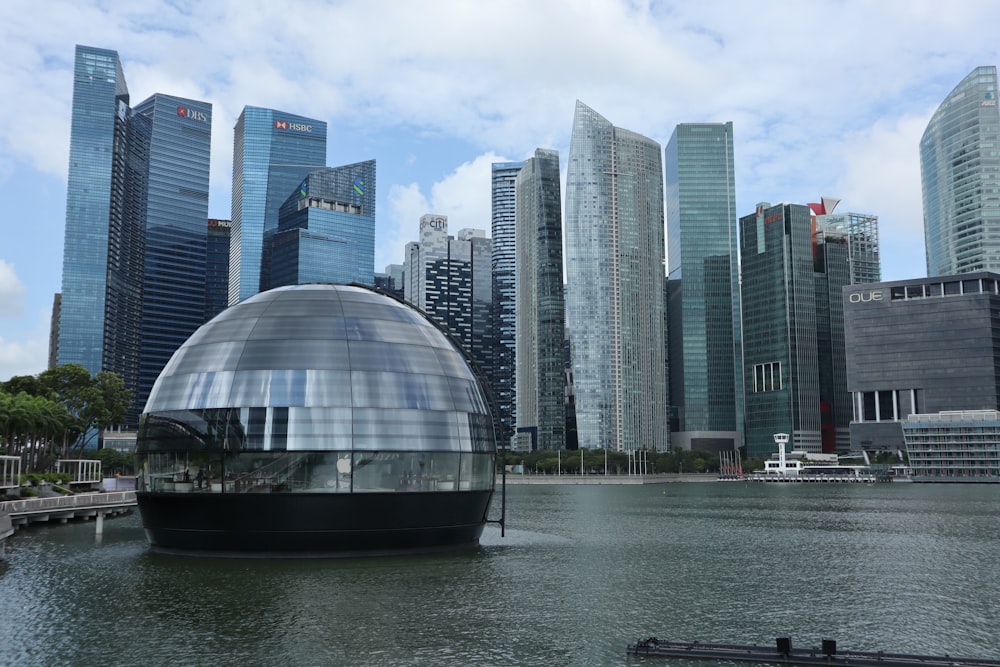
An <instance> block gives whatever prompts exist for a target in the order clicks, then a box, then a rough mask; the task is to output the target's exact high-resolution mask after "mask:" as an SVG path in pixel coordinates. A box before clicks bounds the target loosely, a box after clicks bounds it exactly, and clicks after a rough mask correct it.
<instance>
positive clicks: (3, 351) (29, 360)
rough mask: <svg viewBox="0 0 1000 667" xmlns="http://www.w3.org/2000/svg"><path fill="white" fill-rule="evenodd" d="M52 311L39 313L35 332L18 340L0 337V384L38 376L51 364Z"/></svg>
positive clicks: (28, 333) (30, 332) (27, 333)
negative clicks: (17, 377)
mask: <svg viewBox="0 0 1000 667" xmlns="http://www.w3.org/2000/svg"><path fill="white" fill-rule="evenodd" d="M50 321H51V311H48V310H41V311H39V312H38V313H37V316H36V319H35V324H34V330H33V331H29V332H26V333H25V334H23V335H21V336H18V337H17V338H12V337H7V336H0V382H3V381H6V380H9V379H10V378H12V377H14V376H15V375H38V374H39V373H41V372H42V371H44V370H45V369H46V368H47V367H48V363H49V324H50Z"/></svg>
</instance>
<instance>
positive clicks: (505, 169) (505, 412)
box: [490, 162, 524, 443]
mask: <svg viewBox="0 0 1000 667" xmlns="http://www.w3.org/2000/svg"><path fill="white" fill-rule="evenodd" d="M523 166H524V162H494V163H493V231H492V235H491V236H492V239H493V258H492V262H493V331H494V333H495V336H496V346H495V348H494V353H493V355H494V356H493V371H492V373H491V374H490V375H491V380H490V385H491V389H492V390H493V394H494V396H495V397H496V402H497V408H498V410H499V412H500V414H499V417H498V420H499V422H500V425H501V433H500V434H499V435H500V438H501V441H502V442H504V443H506V442H508V441H509V440H510V436H511V435H512V434H513V433H514V421H515V412H516V403H517V398H516V392H517V381H516V379H515V366H516V356H517V353H516V345H517V344H516V342H515V337H516V322H517V313H516V295H515V290H516V289H517V262H516V256H515V250H514V246H515V237H516V228H515V224H514V223H515V217H516V211H515V203H514V202H515V183H516V179H517V174H518V172H519V171H520V170H521V168H522V167H523Z"/></svg>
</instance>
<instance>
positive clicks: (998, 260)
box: [920, 66, 1000, 276]
mask: <svg viewBox="0 0 1000 667" xmlns="http://www.w3.org/2000/svg"><path fill="white" fill-rule="evenodd" d="M997 146H1000V110H998V108H997V70H996V67H992V66H991V67H977V68H976V69H974V70H973V71H972V73H970V74H969V75H968V76H967V77H965V79H963V80H962V82H961V83H959V84H958V85H957V86H955V89H954V90H952V91H951V93H950V94H949V95H948V97H946V98H945V100H944V101H943V102H942V103H941V106H939V107H938V109H937V111H935V112H934V115H933V116H932V117H931V120H930V122H929V123H928V124H927V129H926V130H924V135H923V137H922V138H921V139H920V175H921V181H922V185H923V204H924V240H925V245H926V248H927V275H928V276H946V275H953V274H956V273H968V272H970V271H1000V151H998V150H997Z"/></svg>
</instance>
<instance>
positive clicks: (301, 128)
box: [274, 120, 313, 132]
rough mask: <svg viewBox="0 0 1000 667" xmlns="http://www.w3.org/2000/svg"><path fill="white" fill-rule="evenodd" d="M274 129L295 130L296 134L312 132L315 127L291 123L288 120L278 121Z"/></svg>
mask: <svg viewBox="0 0 1000 667" xmlns="http://www.w3.org/2000/svg"><path fill="white" fill-rule="evenodd" d="M274 129H276V130H295V131H296V132H312V131H313V126H312V125H306V124H305V123H289V122H288V121H287V120H276V121H274Z"/></svg>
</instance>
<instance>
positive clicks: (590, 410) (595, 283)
mask: <svg viewBox="0 0 1000 667" xmlns="http://www.w3.org/2000/svg"><path fill="white" fill-rule="evenodd" d="M662 156H663V153H662V149H661V147H660V145H659V144H658V143H657V142H655V141H653V140H651V139H649V138H647V137H644V136H642V135H640V134H637V133H635V132H631V131H629V130H625V129H622V128H618V127H615V126H614V125H612V124H611V123H610V122H609V121H608V120H607V119H605V118H603V117H602V116H601V115H600V114H598V113H597V112H596V111H594V110H593V109H591V108H590V107H588V106H587V105H585V104H583V103H582V102H580V101H577V103H576V111H575V115H574V118H573V132H572V136H571V140H570V151H569V164H568V167H567V176H566V220H565V224H566V270H567V294H566V319H567V324H568V326H569V334H570V346H571V357H572V363H573V382H574V385H573V388H574V396H575V403H576V425H577V437H578V440H579V445H580V447H586V448H590V449H598V448H606V449H613V450H618V451H636V450H643V449H647V450H648V449H651V450H656V451H665V450H667V449H669V446H670V425H669V407H668V400H667V372H666V368H667V364H666V334H665V320H666V314H665V309H666V293H665V291H666V287H665V283H666V276H665V275H664V260H665V257H664V245H663V243H664V239H663V235H664V217H663V167H662V164H663V163H662V159H663V158H662Z"/></svg>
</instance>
